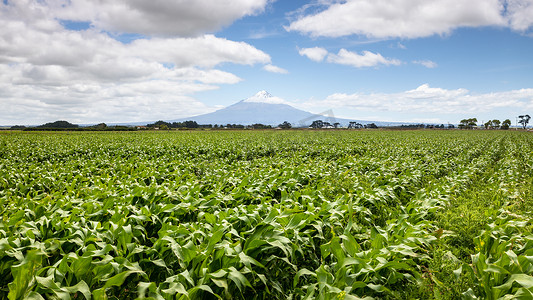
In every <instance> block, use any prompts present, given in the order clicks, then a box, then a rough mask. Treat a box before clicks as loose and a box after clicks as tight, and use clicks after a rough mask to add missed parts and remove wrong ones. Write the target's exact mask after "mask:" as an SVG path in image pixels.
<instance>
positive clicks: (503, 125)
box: [459, 115, 531, 130]
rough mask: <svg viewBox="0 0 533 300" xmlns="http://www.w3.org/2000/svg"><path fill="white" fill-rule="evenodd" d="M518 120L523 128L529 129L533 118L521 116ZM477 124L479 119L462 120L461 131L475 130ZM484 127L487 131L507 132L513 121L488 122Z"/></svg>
mask: <svg viewBox="0 0 533 300" xmlns="http://www.w3.org/2000/svg"><path fill="white" fill-rule="evenodd" d="M518 119H520V120H518V124H520V125H521V126H522V128H524V129H526V128H527V124H529V120H531V116H530V115H520V116H518ZM477 123H478V120H477V118H469V119H462V120H461V121H460V122H459V129H474V128H476V127H477V126H478V125H477ZM482 126H483V127H484V128H485V129H503V130H507V129H509V128H510V127H511V120H509V119H506V120H504V121H503V122H501V121H500V120H498V119H494V120H488V121H487V122H485V123H483V124H482Z"/></svg>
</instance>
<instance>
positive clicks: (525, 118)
mask: <svg viewBox="0 0 533 300" xmlns="http://www.w3.org/2000/svg"><path fill="white" fill-rule="evenodd" d="M518 118H520V120H519V121H518V123H520V124H522V126H523V127H524V129H526V127H527V124H528V123H529V120H531V117H530V116H529V115H522V116H518Z"/></svg>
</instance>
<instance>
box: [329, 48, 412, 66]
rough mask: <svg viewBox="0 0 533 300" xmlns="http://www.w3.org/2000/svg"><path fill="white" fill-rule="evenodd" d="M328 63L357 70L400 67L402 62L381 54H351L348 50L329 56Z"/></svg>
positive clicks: (367, 52)
mask: <svg viewBox="0 0 533 300" xmlns="http://www.w3.org/2000/svg"><path fill="white" fill-rule="evenodd" d="M327 61H328V62H332V63H336V64H341V65H348V66H352V67H356V68H362V67H375V66H378V65H386V66H388V65H395V66H397V65H400V64H401V63H402V62H401V61H399V60H397V59H387V58H385V57H383V56H382V55H381V54H379V53H373V52H370V51H363V52H362V54H358V53H356V52H351V51H348V50H346V49H341V50H339V53H337V54H332V53H330V54H328V58H327Z"/></svg>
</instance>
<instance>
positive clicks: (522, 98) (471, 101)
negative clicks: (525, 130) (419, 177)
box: [299, 84, 533, 116]
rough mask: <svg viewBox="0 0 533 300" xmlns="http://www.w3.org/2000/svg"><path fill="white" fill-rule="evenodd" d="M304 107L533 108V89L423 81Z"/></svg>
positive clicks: (335, 96) (443, 110)
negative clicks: (482, 90)
mask: <svg viewBox="0 0 533 300" xmlns="http://www.w3.org/2000/svg"><path fill="white" fill-rule="evenodd" d="M299 106H300V107H302V108H307V109H312V108H313V107H320V108H323V107H330V108H335V109H336V110H339V109H342V110H356V111H359V112H362V111H367V112H376V111H380V112H395V113H406V114H413V113H414V114H421V115H424V116H427V115H426V114H432V115H433V114H471V115H476V114H478V113H485V112H491V111H492V112H497V111H499V110H501V109H520V110H524V111H526V110H528V109H532V108H533V89H520V90H512V91H505V92H497V93H487V94H474V93H471V92H470V91H468V90H466V89H455V90H448V89H442V88H432V87H430V86H429V85H428V84H423V85H421V86H419V87H418V88H416V89H414V90H408V91H404V92H400V93H390V94H387V93H372V94H365V93H354V94H345V93H335V94H332V95H329V96H328V97H326V98H325V99H323V100H317V101H311V102H308V103H306V104H304V105H299Z"/></svg>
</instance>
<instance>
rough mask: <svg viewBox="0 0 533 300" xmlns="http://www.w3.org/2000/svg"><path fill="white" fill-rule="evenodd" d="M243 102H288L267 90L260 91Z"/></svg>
mask: <svg viewBox="0 0 533 300" xmlns="http://www.w3.org/2000/svg"><path fill="white" fill-rule="evenodd" d="M243 102H255V103H268V104H287V102H286V101H285V100H283V99H281V98H279V97H274V96H272V95H271V94H270V93H268V92H267V91H259V92H257V94H255V95H253V96H252V97H250V98H248V99H245V100H244V101H243Z"/></svg>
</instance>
